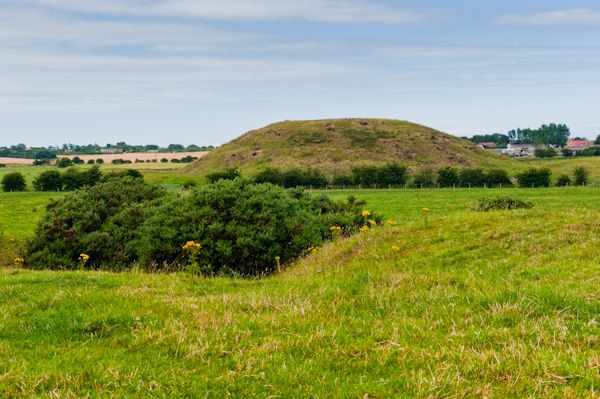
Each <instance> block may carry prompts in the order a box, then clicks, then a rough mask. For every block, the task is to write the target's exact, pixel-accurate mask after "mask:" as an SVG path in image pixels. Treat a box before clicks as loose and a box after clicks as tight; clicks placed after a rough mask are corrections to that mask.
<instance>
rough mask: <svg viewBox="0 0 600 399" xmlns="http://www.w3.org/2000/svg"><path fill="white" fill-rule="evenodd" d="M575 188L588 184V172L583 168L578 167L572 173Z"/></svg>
mask: <svg viewBox="0 0 600 399" xmlns="http://www.w3.org/2000/svg"><path fill="white" fill-rule="evenodd" d="M573 175H574V177H575V179H574V183H575V185H576V186H585V185H586V184H588V183H589V177H590V171H589V170H588V169H587V168H585V167H584V166H578V167H576V168H575V172H574V173H573Z"/></svg>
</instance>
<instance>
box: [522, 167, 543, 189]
mask: <svg viewBox="0 0 600 399" xmlns="http://www.w3.org/2000/svg"><path fill="white" fill-rule="evenodd" d="M550 175H552V172H551V171H550V169H546V168H543V169H536V168H530V169H528V170H526V171H525V172H522V173H520V174H518V175H517V182H518V183H519V186H520V187H524V188H535V187H550Z"/></svg>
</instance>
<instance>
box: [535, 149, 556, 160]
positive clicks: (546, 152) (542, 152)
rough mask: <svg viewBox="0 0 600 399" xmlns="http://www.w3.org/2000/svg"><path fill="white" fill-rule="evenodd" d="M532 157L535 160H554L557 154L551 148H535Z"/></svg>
mask: <svg viewBox="0 0 600 399" xmlns="http://www.w3.org/2000/svg"><path fill="white" fill-rule="evenodd" d="M534 155H535V156H536V158H554V157H555V156H557V155H558V154H557V153H556V150H555V149H554V148H552V147H548V148H536V149H535V151H534Z"/></svg>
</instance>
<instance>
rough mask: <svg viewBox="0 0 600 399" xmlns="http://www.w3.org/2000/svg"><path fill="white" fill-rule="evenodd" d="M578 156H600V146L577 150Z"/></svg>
mask: <svg viewBox="0 0 600 399" xmlns="http://www.w3.org/2000/svg"><path fill="white" fill-rule="evenodd" d="M575 155H576V156H578V157H597V156H600V147H592V148H588V149H586V150H581V151H577V154H575Z"/></svg>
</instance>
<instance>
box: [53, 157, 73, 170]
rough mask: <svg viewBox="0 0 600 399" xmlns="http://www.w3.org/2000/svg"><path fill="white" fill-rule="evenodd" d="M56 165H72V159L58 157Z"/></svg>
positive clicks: (61, 166)
mask: <svg viewBox="0 0 600 399" xmlns="http://www.w3.org/2000/svg"><path fill="white" fill-rule="evenodd" d="M56 166H58V167H59V168H68V167H69V166H73V161H71V160H70V159H69V158H59V159H58V160H57V161H56Z"/></svg>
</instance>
